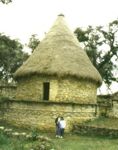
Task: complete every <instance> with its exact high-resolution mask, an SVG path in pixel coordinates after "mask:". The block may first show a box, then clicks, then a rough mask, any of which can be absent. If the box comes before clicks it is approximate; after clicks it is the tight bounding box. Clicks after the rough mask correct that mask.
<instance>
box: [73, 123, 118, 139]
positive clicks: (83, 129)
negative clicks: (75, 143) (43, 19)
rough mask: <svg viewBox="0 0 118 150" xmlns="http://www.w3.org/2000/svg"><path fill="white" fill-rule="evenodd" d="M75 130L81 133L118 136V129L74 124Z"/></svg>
mask: <svg viewBox="0 0 118 150" xmlns="http://www.w3.org/2000/svg"><path fill="white" fill-rule="evenodd" d="M73 132H74V133H76V134H80V135H89V136H91V135H98V136H109V137H115V138H118V129H111V128H110V129H108V128H100V127H94V126H85V125H84V126H83V125H74V127H73Z"/></svg>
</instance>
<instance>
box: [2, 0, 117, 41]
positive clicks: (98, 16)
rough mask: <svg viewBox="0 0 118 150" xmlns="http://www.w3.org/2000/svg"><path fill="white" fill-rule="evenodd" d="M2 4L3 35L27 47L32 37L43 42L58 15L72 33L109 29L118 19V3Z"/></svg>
mask: <svg viewBox="0 0 118 150" xmlns="http://www.w3.org/2000/svg"><path fill="white" fill-rule="evenodd" d="M12 1H13V2H12V3H10V4H9V5H3V4H1V3H0V32H4V33H5V34H7V35H9V36H11V37H14V38H18V39H20V40H21V42H23V43H26V42H27V41H28V39H29V37H30V36H31V35H32V34H38V35H39V38H40V39H41V38H42V37H43V36H44V33H45V32H48V30H49V28H50V27H51V26H52V24H53V22H54V21H55V19H56V17H57V15H58V14H60V13H63V14H64V15H65V19H66V22H67V23H68V25H69V26H70V28H71V30H74V29H76V28H77V27H86V26H88V25H106V24H108V23H109V22H110V21H113V20H115V19H116V18H118V0H12Z"/></svg>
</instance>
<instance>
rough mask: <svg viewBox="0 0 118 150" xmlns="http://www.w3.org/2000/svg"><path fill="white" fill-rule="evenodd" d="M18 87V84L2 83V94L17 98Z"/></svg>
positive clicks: (0, 91) (2, 95)
mask: <svg viewBox="0 0 118 150" xmlns="http://www.w3.org/2000/svg"><path fill="white" fill-rule="evenodd" d="M16 88H17V86H16V85H0V96H1V97H9V98H15V95H16Z"/></svg>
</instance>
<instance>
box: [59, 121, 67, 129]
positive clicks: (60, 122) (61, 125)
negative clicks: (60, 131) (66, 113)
mask: <svg viewBox="0 0 118 150" xmlns="http://www.w3.org/2000/svg"><path fill="white" fill-rule="evenodd" d="M59 124H60V128H65V127H66V122H65V120H60V121H59Z"/></svg>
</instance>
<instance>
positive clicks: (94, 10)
mask: <svg viewBox="0 0 118 150" xmlns="http://www.w3.org/2000/svg"><path fill="white" fill-rule="evenodd" d="M12 1H13V2H12V3H10V4H8V5H3V4H2V3H0V33H4V34H6V35H8V36H10V37H11V38H16V39H19V40H20V42H21V43H22V44H26V43H28V41H29V38H30V37H31V35H32V34H37V35H38V37H39V40H42V39H43V38H44V36H45V33H46V32H48V31H49V29H50V27H51V26H52V25H53V23H54V21H55V20H56V18H57V15H58V14H60V13H62V14H64V16H65V20H66V22H67V24H68V25H69V27H70V29H71V30H72V31H74V30H75V29H76V28H77V27H87V26H88V25H92V26H98V25H103V26H104V25H107V24H108V23H109V22H111V21H113V20H115V19H117V18H118V0H12ZM25 50H26V51H27V50H28V49H27V48H26V47H25ZM113 88H114V91H118V84H114V85H113Z"/></svg>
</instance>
